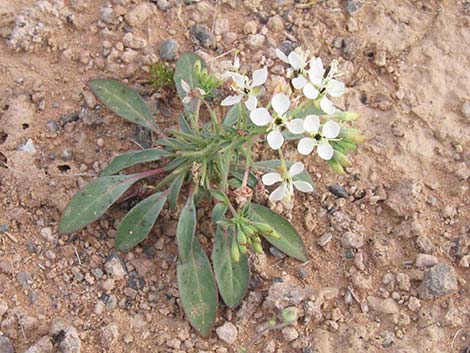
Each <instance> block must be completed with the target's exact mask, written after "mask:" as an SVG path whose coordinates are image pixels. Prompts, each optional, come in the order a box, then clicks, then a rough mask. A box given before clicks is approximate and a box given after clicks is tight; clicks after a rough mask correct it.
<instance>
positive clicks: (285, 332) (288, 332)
mask: <svg viewBox="0 0 470 353" xmlns="http://www.w3.org/2000/svg"><path fill="white" fill-rule="evenodd" d="M281 332H282V336H284V339H285V340H286V341H287V342H292V341H295V340H296V339H297V338H299V332H298V331H297V330H296V329H295V328H293V327H292V326H287V327H284V328H283V329H282V331H281Z"/></svg>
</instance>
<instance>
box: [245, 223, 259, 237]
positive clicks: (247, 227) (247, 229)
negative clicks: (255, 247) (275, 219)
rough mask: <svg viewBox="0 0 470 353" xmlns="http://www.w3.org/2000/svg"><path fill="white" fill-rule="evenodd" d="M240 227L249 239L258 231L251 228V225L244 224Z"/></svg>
mask: <svg viewBox="0 0 470 353" xmlns="http://www.w3.org/2000/svg"><path fill="white" fill-rule="evenodd" d="M242 227H243V231H244V232H245V233H246V234H247V235H249V236H250V237H252V236H254V235H256V233H258V230H257V229H256V228H255V227H253V226H252V225H251V224H247V223H245V224H243V225H242Z"/></svg>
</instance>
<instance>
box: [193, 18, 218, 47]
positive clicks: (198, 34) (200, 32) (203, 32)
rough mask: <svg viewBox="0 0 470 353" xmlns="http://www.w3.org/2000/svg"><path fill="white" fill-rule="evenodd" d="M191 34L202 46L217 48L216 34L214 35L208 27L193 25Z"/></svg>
mask: <svg viewBox="0 0 470 353" xmlns="http://www.w3.org/2000/svg"><path fill="white" fill-rule="evenodd" d="M190 32H191V37H192V39H193V41H194V42H196V43H198V44H199V45H200V46H202V47H204V48H212V49H214V48H215V47H216V45H217V40H216V38H215V34H214V33H212V32H211V30H210V29H209V27H207V26H206V25H200V24H196V25H193V26H192V27H191V29H190Z"/></svg>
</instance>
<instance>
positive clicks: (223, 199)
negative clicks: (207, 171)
mask: <svg viewBox="0 0 470 353" xmlns="http://www.w3.org/2000/svg"><path fill="white" fill-rule="evenodd" d="M209 193H210V194H211V196H212V197H213V198H214V199H216V200H217V201H220V202H227V201H228V198H227V195H225V193H224V192H222V191H220V190H209Z"/></svg>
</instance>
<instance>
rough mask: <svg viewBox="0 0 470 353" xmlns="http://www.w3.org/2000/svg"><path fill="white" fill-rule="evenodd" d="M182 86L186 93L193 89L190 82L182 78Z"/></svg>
mask: <svg viewBox="0 0 470 353" xmlns="http://www.w3.org/2000/svg"><path fill="white" fill-rule="evenodd" d="M181 88H182V89H183V91H185V92H186V93H189V92H190V91H191V87H189V85H188V83H187V82H186V81H185V80H181Z"/></svg>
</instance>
